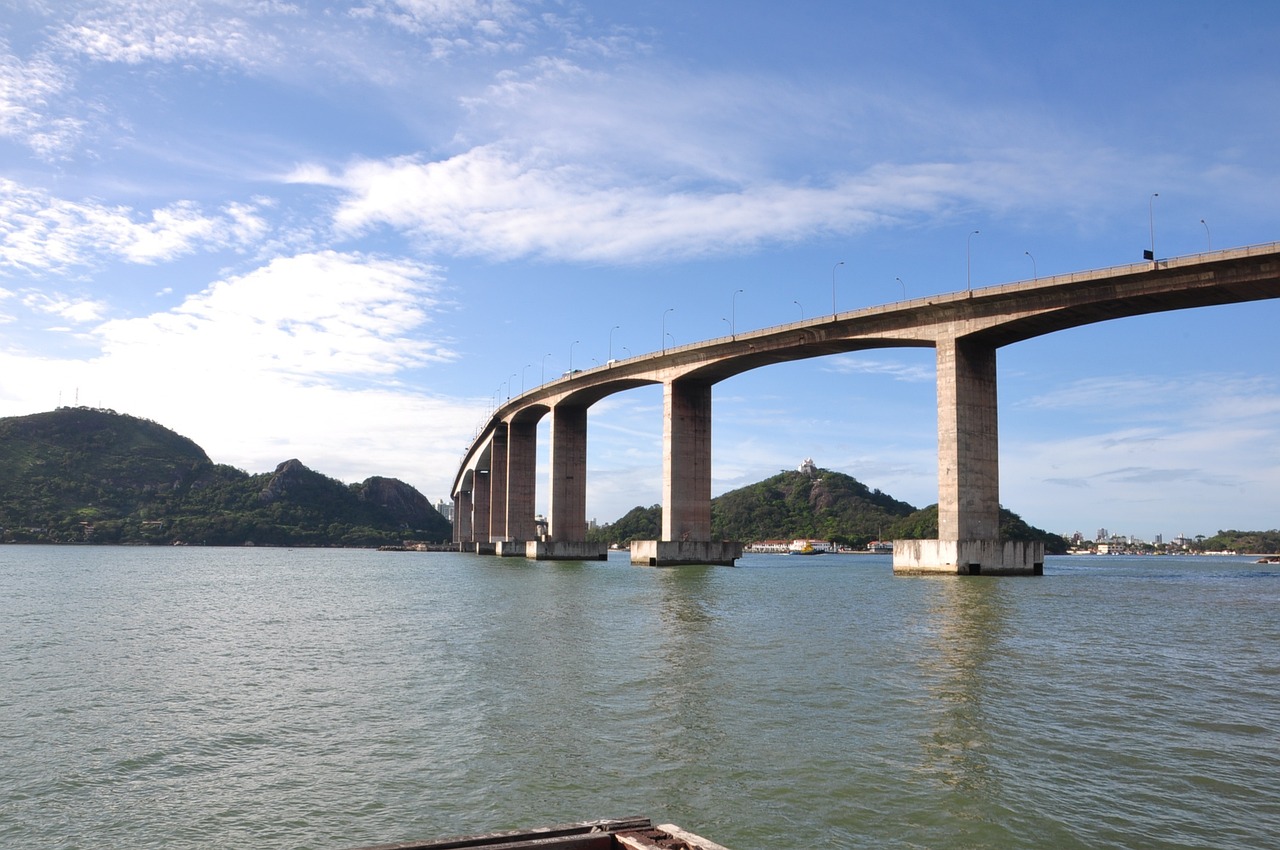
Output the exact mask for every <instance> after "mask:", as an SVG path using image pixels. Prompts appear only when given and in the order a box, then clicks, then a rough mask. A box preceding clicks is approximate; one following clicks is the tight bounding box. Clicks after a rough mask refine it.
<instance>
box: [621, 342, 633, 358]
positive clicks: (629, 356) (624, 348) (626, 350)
mask: <svg viewBox="0 0 1280 850" xmlns="http://www.w3.org/2000/svg"><path fill="white" fill-rule="evenodd" d="M622 350H623V351H625V352H627V359H630V358H631V349H630V348H627V347H626V346H625V345H624V346H622Z"/></svg>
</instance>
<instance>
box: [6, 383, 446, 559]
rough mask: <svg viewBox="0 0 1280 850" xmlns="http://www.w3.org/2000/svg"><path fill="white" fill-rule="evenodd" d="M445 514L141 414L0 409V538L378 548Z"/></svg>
mask: <svg viewBox="0 0 1280 850" xmlns="http://www.w3.org/2000/svg"><path fill="white" fill-rule="evenodd" d="M450 536H451V527H450V525H449V523H448V521H447V520H445V519H444V517H442V516H440V514H439V513H438V512H437V511H436V510H435V509H434V508H433V507H432V506H431V505H430V503H429V502H428V501H427V499H426V498H425V497H424V496H423V495H422V494H421V493H419V492H418V491H417V490H415V489H414V488H412V487H410V486H409V485H407V484H405V483H403V482H401V481H398V480H396V479H392V478H370V479H368V480H366V481H364V482H363V483H360V484H351V485H347V484H343V483H342V482H340V481H337V480H335V479H332V478H328V477H326V476H324V475H321V474H320V473H318V472H314V471H312V470H310V469H308V468H307V467H306V466H304V465H303V464H302V463H301V462H299V461H298V460H296V459H295V460H289V461H286V462H284V463H282V464H280V465H279V466H278V467H277V468H276V470H275V471H274V472H271V473H261V474H257V475H250V474H249V473H247V472H244V471H242V470H239V469H236V468H234V467H231V466H226V465H224V464H215V463H213V462H212V461H211V460H210V459H209V457H208V455H206V454H205V452H204V450H203V449H201V448H200V447H199V446H198V445H196V444H195V443H194V442H192V441H191V440H189V439H187V438H186V437H183V436H181V435H179V434H176V433H174V432H173V431H170V430H169V429H167V428H165V427H163V426H161V425H158V424H156V423H155V422H151V421H149V420H145V419H139V418H137V417H134V416H128V415H126V414H120V413H116V412H114V411H110V410H98V409H90V408H83V407H75V408H70V407H64V408H59V409H57V410H55V411H52V412H49V413H38V414H34V415H31V416H20V417H10V418H5V419H0V540H3V541H7V542H35V543H82V542H92V543H133V544H138V543H155V544H173V543H187V544H197V545H243V544H247V543H253V544H258V545H289V546H300V545H306V546H376V545H382V544H393V543H400V542H402V541H404V540H424V541H442V540H447V539H449V537H450Z"/></svg>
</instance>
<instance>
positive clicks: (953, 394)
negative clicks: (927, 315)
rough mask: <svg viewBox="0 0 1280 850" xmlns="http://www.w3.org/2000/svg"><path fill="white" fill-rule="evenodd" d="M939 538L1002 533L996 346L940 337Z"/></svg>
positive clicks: (972, 537) (994, 537)
mask: <svg viewBox="0 0 1280 850" xmlns="http://www.w3.org/2000/svg"><path fill="white" fill-rule="evenodd" d="M937 354H938V539H939V540H997V539H999V537H1000V440H999V435H998V432H997V427H996V419H997V410H996V350H995V348H994V347H992V346H990V345H984V344H981V343H976V342H973V341H971V340H968V339H965V338H960V339H946V340H939V342H938V346H937Z"/></svg>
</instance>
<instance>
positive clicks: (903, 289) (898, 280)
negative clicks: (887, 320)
mask: <svg viewBox="0 0 1280 850" xmlns="http://www.w3.org/2000/svg"><path fill="white" fill-rule="evenodd" d="M894 280H896V281H897V282H898V283H900V284H902V300H903V301H906V300H907V285H906V284H905V283H902V278H900V277H895V278H894Z"/></svg>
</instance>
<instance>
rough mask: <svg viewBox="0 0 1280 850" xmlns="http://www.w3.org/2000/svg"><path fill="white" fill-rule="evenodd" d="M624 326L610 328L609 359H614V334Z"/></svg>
mask: <svg viewBox="0 0 1280 850" xmlns="http://www.w3.org/2000/svg"><path fill="white" fill-rule="evenodd" d="M621 327H622V325H614V326H613V327H611V328H609V359H610V360H612V359H613V332H614V331H616V330H618V329H619V328H621Z"/></svg>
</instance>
